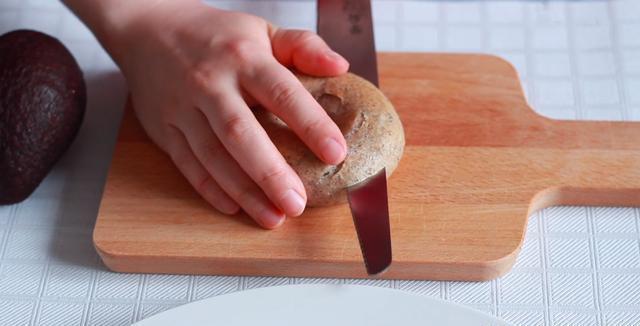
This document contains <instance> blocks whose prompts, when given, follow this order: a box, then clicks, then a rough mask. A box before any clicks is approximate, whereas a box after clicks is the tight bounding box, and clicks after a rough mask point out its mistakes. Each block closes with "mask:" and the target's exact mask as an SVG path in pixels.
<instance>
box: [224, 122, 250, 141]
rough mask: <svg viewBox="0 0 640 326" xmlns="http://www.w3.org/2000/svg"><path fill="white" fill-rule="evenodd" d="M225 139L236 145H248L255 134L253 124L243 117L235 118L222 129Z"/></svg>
mask: <svg viewBox="0 0 640 326" xmlns="http://www.w3.org/2000/svg"><path fill="white" fill-rule="evenodd" d="M222 131H223V133H224V135H225V137H226V138H227V139H228V140H229V141H231V142H233V143H234V144H244V143H246V142H247V141H248V140H249V139H250V138H251V137H252V136H253V135H254V133H255V130H254V128H253V127H252V126H251V123H249V121H247V120H246V119H244V118H242V117H238V116H236V117H233V118H231V119H229V120H227V121H226V122H224V125H223V127H222Z"/></svg>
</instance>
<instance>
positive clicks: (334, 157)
mask: <svg viewBox="0 0 640 326" xmlns="http://www.w3.org/2000/svg"><path fill="white" fill-rule="evenodd" d="M345 155H346V149H345V148H344V146H342V144H340V143H339V142H338V141H337V140H335V139H333V138H327V139H326V140H325V141H324V144H323V146H322V156H323V158H324V161H325V162H327V163H330V164H338V163H340V162H342V160H343V159H344V156H345Z"/></svg>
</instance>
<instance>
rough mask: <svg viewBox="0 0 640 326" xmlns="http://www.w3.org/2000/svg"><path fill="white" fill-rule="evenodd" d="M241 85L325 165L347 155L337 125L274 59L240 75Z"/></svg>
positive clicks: (340, 160) (297, 81) (336, 162)
mask: <svg viewBox="0 0 640 326" xmlns="http://www.w3.org/2000/svg"><path fill="white" fill-rule="evenodd" d="M241 83H242V86H243V87H244V88H245V89H246V90H247V91H248V92H249V93H250V94H251V95H252V96H253V97H254V98H255V99H256V100H258V102H260V103H261V104H262V105H263V106H265V107H266V108H267V109H268V110H269V111H271V112H272V113H273V114H275V115H276V116H278V117H279V118H280V119H282V120H283V121H284V122H285V123H286V124H287V126H288V127H289V128H291V130H293V132H294V133H295V134H296V135H298V137H300V139H301V140H302V141H303V142H304V143H305V144H306V145H307V146H308V147H309V148H310V149H311V151H313V152H314V153H315V154H316V156H318V158H320V159H321V160H322V161H324V162H325V163H328V164H338V163H340V162H342V161H343V160H344V158H345V156H346V155H347V142H346V141H345V139H344V136H343V135H342V132H340V129H339V128H338V126H337V125H336V124H335V123H334V122H333V120H331V118H330V117H329V115H328V114H327V112H326V111H325V110H324V109H323V108H322V107H321V106H320V104H318V102H317V101H316V100H315V99H314V98H313V96H311V94H310V93H309V92H308V91H307V90H306V89H305V88H304V86H302V84H301V83H300V81H299V80H298V78H296V77H295V76H294V74H293V73H292V72H291V71H289V70H288V69H287V68H285V67H284V66H282V65H281V64H280V63H279V62H277V61H276V60H275V59H273V60H267V61H266V62H265V63H263V64H261V65H259V66H258V67H257V68H256V69H253V70H252V71H251V72H250V73H249V74H247V75H245V76H241Z"/></svg>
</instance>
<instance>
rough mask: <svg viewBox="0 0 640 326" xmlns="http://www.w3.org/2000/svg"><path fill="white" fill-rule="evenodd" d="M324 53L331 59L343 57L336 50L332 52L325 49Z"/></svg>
mask: <svg viewBox="0 0 640 326" xmlns="http://www.w3.org/2000/svg"><path fill="white" fill-rule="evenodd" d="M325 55H326V56H327V58H329V59H331V60H342V59H343V57H342V56H341V55H339V54H338V53H337V52H334V51H332V50H327V52H325Z"/></svg>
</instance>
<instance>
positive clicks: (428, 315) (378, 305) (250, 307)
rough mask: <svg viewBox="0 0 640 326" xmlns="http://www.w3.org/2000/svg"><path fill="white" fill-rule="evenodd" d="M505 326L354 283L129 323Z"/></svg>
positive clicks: (239, 297)
mask: <svg viewBox="0 0 640 326" xmlns="http://www.w3.org/2000/svg"><path fill="white" fill-rule="evenodd" d="M175 325H191V326H200V325H225V326H233V325H242V326H247V325H260V326H271V325H274V326H275V325H278V326H281V325H322V326H327V325H345V326H362V325H371V326H373V325H404V326H413V325H420V326H424V325H483V326H484V325H508V324H507V323H506V322H504V321H501V320H499V319H496V318H495V317H493V316H490V315H488V314H485V313H483V312H480V311H477V310H473V309H470V308H467V307H464V306H461V305H458V304H454V303H451V302H447V301H443V300H438V299H433V298H429V297H424V296H418V295H414V294H409V293H406V292H402V291H399V290H392V289H385V288H377V287H369V286H357V285H289V286H278V287H269V288H261V289H256V290H249V291H242V292H235V293H231V294H226V295H221V296H217V297H213V298H209V299H205V300H201V301H196V302H192V303H189V304H186V305H184V306H180V307H177V308H174V309H171V310H168V311H165V312H162V313H160V314H157V315H155V316H151V317H150V318H147V319H145V320H142V321H140V322H138V323H136V324H134V326H175Z"/></svg>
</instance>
